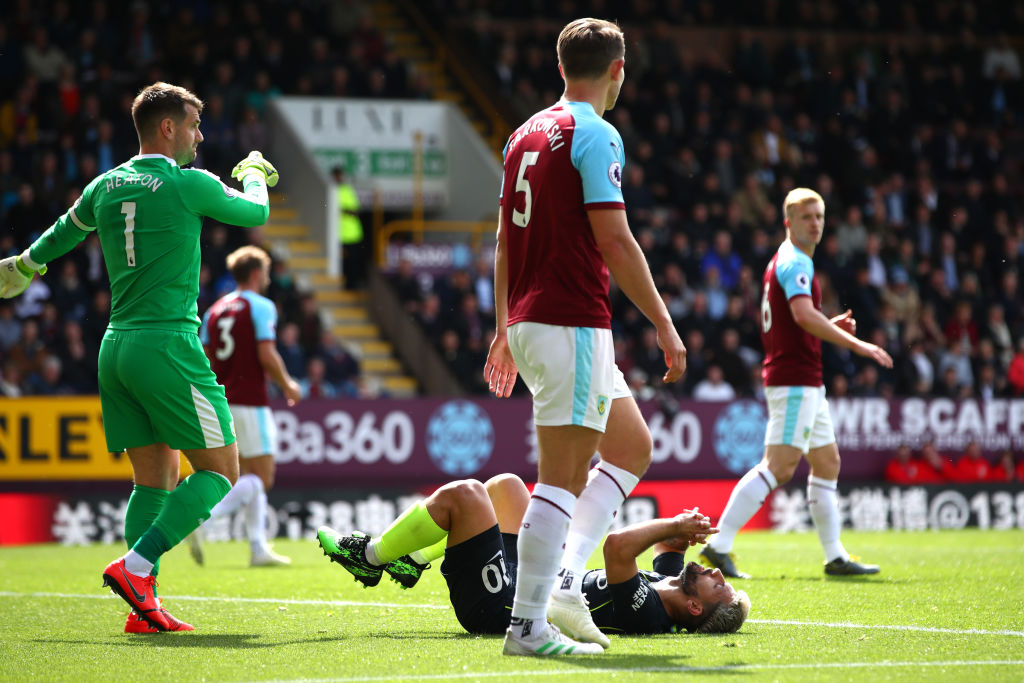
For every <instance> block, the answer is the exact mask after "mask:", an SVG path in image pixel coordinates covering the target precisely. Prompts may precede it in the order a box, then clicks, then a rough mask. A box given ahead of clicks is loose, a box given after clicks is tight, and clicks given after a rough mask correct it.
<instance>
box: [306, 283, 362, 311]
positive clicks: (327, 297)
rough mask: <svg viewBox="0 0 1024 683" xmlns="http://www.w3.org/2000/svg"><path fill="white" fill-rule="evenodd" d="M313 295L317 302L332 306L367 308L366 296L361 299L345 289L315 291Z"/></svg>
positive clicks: (355, 293)
mask: <svg viewBox="0 0 1024 683" xmlns="http://www.w3.org/2000/svg"><path fill="white" fill-rule="evenodd" d="M313 294H314V295H315V296H316V299H317V301H320V302H322V303H324V304H329V305H332V306H340V305H345V306H349V307H352V308H357V307H358V308H362V309H365V308H366V304H367V299H366V296H365V294H364V295H363V296H362V297H360V296H356V295H357V294H358V293H357V292H349V291H347V290H344V289H326V288H324V289H314V290H313Z"/></svg>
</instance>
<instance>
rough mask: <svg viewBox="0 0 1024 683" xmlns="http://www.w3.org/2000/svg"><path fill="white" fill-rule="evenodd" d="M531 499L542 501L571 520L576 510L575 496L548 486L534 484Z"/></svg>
mask: <svg viewBox="0 0 1024 683" xmlns="http://www.w3.org/2000/svg"><path fill="white" fill-rule="evenodd" d="M531 497H532V498H536V499H540V500H543V501H545V502H547V503H549V504H551V505H553V506H554V507H556V508H557V509H558V510H560V511H561V512H563V513H565V516H566V517H568V518H569V519H572V513H573V511H574V510H575V509H576V496H574V495H572V493H570V492H569V491H566V490H565V489H561V488H558V487H557V486H551V485H550V484H540V483H538V484H536V485H534V487H533V494H532V496H531Z"/></svg>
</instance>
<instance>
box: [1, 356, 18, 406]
mask: <svg viewBox="0 0 1024 683" xmlns="http://www.w3.org/2000/svg"><path fill="white" fill-rule="evenodd" d="M0 370H2V374H0V395H3V396H5V397H7V398H18V397H19V396H21V394H22V388H21V370H19V369H18V364H17V363H15V362H14V361H11V360H9V361H7V362H6V363H4V364H3V368H0Z"/></svg>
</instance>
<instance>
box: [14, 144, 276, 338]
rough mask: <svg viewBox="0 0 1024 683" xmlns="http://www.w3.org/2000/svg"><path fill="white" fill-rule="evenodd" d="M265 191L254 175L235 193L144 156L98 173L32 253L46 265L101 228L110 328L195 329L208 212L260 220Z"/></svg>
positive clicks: (226, 218) (200, 174)
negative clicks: (202, 236) (202, 232)
mask: <svg viewBox="0 0 1024 683" xmlns="http://www.w3.org/2000/svg"><path fill="white" fill-rule="evenodd" d="M269 213H270V207H269V202H268V199H267V188H266V185H265V184H264V182H263V180H262V179H260V178H259V177H258V176H256V175H249V176H246V178H245V192H244V193H241V192H238V191H236V190H234V189H232V188H230V187H228V186H227V185H225V184H224V183H222V182H221V181H220V179H219V178H217V176H215V175H213V174H211V173H208V172H206V171H203V170H199V169H182V168H179V167H178V164H177V163H175V162H174V160H173V159H170V158H168V157H165V156H163V155H162V154H142V155H139V156H136V157H133V158H131V159H129V160H128V161H126V162H125V163H123V164H121V165H120V166H118V167H117V168H114V169H111V170H110V171H107V172H106V173H104V174H103V175H101V176H98V177H97V178H95V179H94V180H93V181H92V182H91V183H89V185H88V186H87V187H86V188H85V190H84V191H83V192H82V196H81V197H79V199H78V201H77V202H75V205H74V206H72V207H71V208H70V209H68V211H67V213H65V214H64V215H63V216H61V217H60V218H59V219H58V220H57V222H56V223H54V224H53V225H52V226H51V227H50V229H48V230H47V231H46V232H45V233H43V235H42V236H40V237H39V239H38V240H36V241H35V242H34V243H33V244H32V247H31V248H30V250H29V256H30V257H31V259H32V260H33V261H35V262H36V263H39V264H45V263H48V262H49V261H52V260H53V259H55V258H57V257H59V256H62V255H63V254H66V253H67V252H68V251H70V250H71V249H72V248H74V246H75V245H76V244H78V243H79V242H81V241H82V240H83V239H85V236H86V235H88V234H89V233H90V232H92V231H93V230H95V231H97V233H98V234H99V238H100V245H101V247H102V250H103V259H104V261H105V262H106V266H107V273H108V274H109V276H110V295H111V306H110V328H111V329H118V330H128V329H142V328H145V329H160V330H170V331H177V332H197V331H198V329H199V325H200V320H199V316H198V311H197V307H196V298H197V297H198V295H199V266H200V256H199V233H200V229H201V228H202V222H203V216H209V217H210V218H213V219H215V220H217V221H220V222H222V223H228V224H232V225H240V226H244V227H252V226H257V225H263V224H264V223H266V221H267V217H268V215H269Z"/></svg>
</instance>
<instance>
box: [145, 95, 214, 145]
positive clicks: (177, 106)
mask: <svg viewBox="0 0 1024 683" xmlns="http://www.w3.org/2000/svg"><path fill="white" fill-rule="evenodd" d="M188 104H191V105H192V106H193V107H195V108H196V110H197V111H198V112H199V113H200V114H202V113H203V101H202V100H201V99H199V98H198V97H196V95H195V93H193V92H191V91H189V90H186V89H185V88H183V87H181V86H180V85H171V84H170V83H164V82H163V81H158V82H156V83H154V84H152V85H147V86H146V87H145V88H143V89H142V90H141V91H140V92H139V94H138V95H136V96H135V101H134V102H132V120H133V121H134V122H135V132H136V133H138V135H139V142H142V141H143V140H146V139H148V138H149V137H150V136H151V135H152V134H153V133H154V132H155V131H156V129H157V127H158V126H159V125H160V122H161V121H163V120H164V119H166V118H171V119H174V120H175V121H181V120H182V119H184V118H185V105H188Z"/></svg>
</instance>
